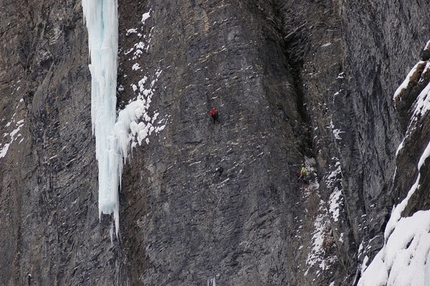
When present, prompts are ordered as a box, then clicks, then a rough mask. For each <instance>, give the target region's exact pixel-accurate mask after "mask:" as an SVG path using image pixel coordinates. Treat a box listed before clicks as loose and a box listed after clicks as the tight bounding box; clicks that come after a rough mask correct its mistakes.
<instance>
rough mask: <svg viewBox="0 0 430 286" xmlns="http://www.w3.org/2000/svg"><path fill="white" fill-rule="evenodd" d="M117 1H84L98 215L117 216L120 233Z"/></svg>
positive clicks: (120, 159)
mask: <svg viewBox="0 0 430 286" xmlns="http://www.w3.org/2000/svg"><path fill="white" fill-rule="evenodd" d="M117 7H118V2H117V0H82V8H83V13H84V17H85V21H86V25H87V29H88V46H89V51H90V56H91V64H90V65H89V69H90V72H91V77H92V79H91V117H92V126H93V133H94V134H95V139H96V158H97V161H98V164H99V215H101V214H102V213H104V214H112V213H113V214H114V219H115V227H116V233H117V234H118V230H119V203H118V187H119V185H120V182H121V174H122V166H123V162H122V156H121V154H120V151H119V146H118V139H117V137H116V136H115V135H113V132H112V131H113V129H114V125H115V120H116V78H117V52H118V9H117Z"/></svg>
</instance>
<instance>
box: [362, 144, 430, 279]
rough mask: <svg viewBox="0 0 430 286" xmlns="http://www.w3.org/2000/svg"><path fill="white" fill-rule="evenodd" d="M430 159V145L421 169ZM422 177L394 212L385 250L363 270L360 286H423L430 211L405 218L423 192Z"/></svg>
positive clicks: (429, 231)
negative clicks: (415, 196) (410, 204)
mask: <svg viewBox="0 0 430 286" xmlns="http://www.w3.org/2000/svg"><path fill="white" fill-rule="evenodd" d="M429 156H430V143H428V145H427V147H426V149H425V150H424V152H423V153H422V155H421V157H420V159H419V162H418V164H417V167H418V170H420V169H421V167H422V165H423V164H424V161H425V160H426V159H427V158H428V157H429ZM420 177H421V175H420V174H418V176H417V178H416V180H415V183H414V184H413V185H412V187H411V188H410V190H409V192H408V194H407V196H406V198H405V199H404V200H403V201H402V202H401V203H400V204H398V205H397V206H396V207H395V208H394V209H393V211H392V213H391V217H390V219H389V221H388V223H387V226H386V228H385V232H384V246H383V247H382V249H381V250H380V251H379V252H378V254H377V255H376V256H375V258H374V259H373V261H372V262H371V264H370V265H369V266H368V267H367V268H366V266H365V261H363V266H362V269H363V271H362V277H361V279H360V281H359V283H358V285H360V286H368V285H372V286H373V285H405V286H407V285H411V286H421V285H428V284H424V281H425V280H426V281H429V278H430V276H427V277H425V275H424V273H426V271H428V270H426V268H428V267H427V266H426V261H427V260H428V257H427V255H428V253H429V251H430V210H427V211H418V212H416V213H414V214H413V215H412V216H410V217H401V213H402V212H403V210H404V209H405V207H406V206H407V204H408V201H409V198H410V197H411V196H412V195H413V193H414V192H415V191H416V190H417V189H418V188H420V184H419V182H420Z"/></svg>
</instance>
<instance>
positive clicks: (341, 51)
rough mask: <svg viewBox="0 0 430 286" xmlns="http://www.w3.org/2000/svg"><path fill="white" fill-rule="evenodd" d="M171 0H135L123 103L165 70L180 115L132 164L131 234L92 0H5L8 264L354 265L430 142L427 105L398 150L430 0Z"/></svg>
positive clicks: (312, 274)
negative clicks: (95, 64)
mask: <svg viewBox="0 0 430 286" xmlns="http://www.w3.org/2000/svg"><path fill="white" fill-rule="evenodd" d="M158 2H160V1H132V0H121V1H119V15H120V20H119V22H120V27H119V35H120V38H119V46H120V50H119V66H120V69H119V72H118V86H120V87H121V88H119V89H118V107H119V108H121V107H123V106H124V105H125V104H126V103H127V102H128V100H130V99H133V98H134V96H135V94H134V91H133V89H132V87H131V85H132V84H137V82H138V81H139V80H141V79H142V78H143V77H144V76H147V77H148V80H147V82H146V85H148V84H150V83H151V82H152V81H154V86H153V89H154V97H153V98H152V102H151V107H150V110H149V111H150V113H151V114H154V113H156V112H159V115H158V118H160V119H161V118H164V119H166V120H167V124H166V127H165V129H164V130H162V131H161V132H160V133H158V134H156V135H151V136H150V137H149V144H146V143H143V144H142V146H138V147H136V148H135V149H133V151H132V156H130V162H129V163H128V164H127V165H125V169H124V174H123V181H122V190H121V193H120V199H121V207H120V212H121V214H120V220H121V223H120V225H121V229H120V237H119V238H114V239H113V241H111V231H112V230H111V227H112V223H111V219H110V217H109V216H102V218H101V220H99V216H98V209H97V191H98V181H97V167H98V166H97V161H96V160H95V153H94V152H95V146H94V139H93V136H92V131H91V114H90V113H91V111H90V80H91V79H90V74H89V70H88V63H89V58H88V46H87V41H86V39H87V34H86V30H85V27H84V23H83V19H82V9H81V2H80V1H56V2H54V1H43V2H41V3H39V2H37V3H36V2H34V3H29V2H28V1H22V0H17V1H9V0H4V1H3V2H2V3H1V6H2V9H1V10H0V11H1V12H0V15H1V17H0V23H1V30H0V35H1V39H2V45H1V50H0V51H1V52H0V108H1V116H0V123H1V124H0V134H2V139H1V141H0V143H1V145H0V150H4V149H3V148H4V147H5V145H6V144H9V143H10V146H9V149H8V150H7V154H6V156H5V157H4V158H0V160H1V161H0V217H1V219H0V231H1V234H2V235H1V236H0V251H1V253H0V266H1V267H0V284H2V285H28V284H30V285H207V284H208V283H212V281H216V283H217V285H329V284H330V283H331V282H334V285H353V284H354V283H356V281H357V279H358V277H359V273H360V266H361V263H362V260H363V258H364V256H365V255H367V256H369V257H370V258H371V257H372V256H373V255H374V254H375V253H376V252H377V251H378V250H379V249H380V247H381V245H382V233H383V231H384V225H385V223H386V221H387V217H388V216H389V213H390V211H391V208H392V206H393V204H395V203H398V202H399V200H401V199H402V198H404V197H405V195H406V192H407V191H408V189H409V188H410V185H411V184H412V183H413V181H414V176H416V164H417V163H416V162H417V160H418V159H419V157H417V156H419V154H421V153H422V149H423V148H425V147H426V144H427V140H428V139H427V138H428V126H427V125H428V123H427V122H428V120H426V117H423V118H421V119H420V120H421V121H420V122H419V123H417V126H421V127H422V128H421V129H420V130H419V131H417V132H415V133H414V135H413V136H411V137H410V138H412V139H410V141H407V142H405V147H404V148H403V149H402V151H401V153H399V156H398V157H397V160H396V157H395V153H396V150H397V147H398V144H399V143H400V141H401V138H402V137H403V135H404V134H403V133H404V132H406V131H405V130H406V127H405V125H407V122H408V121H409V117H410V114H409V113H408V112H409V110H410V105H411V104H412V102H413V100H410V102H409V101H408V102H402V103H401V104H403V105H402V106H399V105H398V104H397V105H396V104H395V102H393V100H392V98H393V93H394V91H395V90H396V89H397V87H398V85H399V84H400V83H401V82H402V80H403V79H404V77H405V75H406V74H407V72H408V71H409V69H410V68H411V67H412V66H413V64H414V63H415V62H416V61H417V60H419V58H420V51H421V50H422V47H423V45H424V44H425V43H426V41H427V40H428V39H427V36H428V35H427V23H428V22H429V15H430V11H429V9H430V8H429V7H428V5H427V3H425V2H424V1H416V2H414V3H413V4H412V3H409V2H407V1H395V2H393V3H391V2H389V1H373V2H371V3H363V4H360V3H355V2H348V3H346V2H344V1H340V2H339V1H338V2H333V1H304V2H297V3H295V2H294V3H291V2H292V1H258V0H247V1H198V0H195V1H194V0H190V1H161V2H163V3H158ZM148 11H150V17H149V18H148V19H147V20H146V21H145V22H144V23H142V21H141V20H142V15H143V14H144V13H146V12H148ZM132 28H134V29H137V32H136V33H135V32H130V31H128V30H129V29H132ZM127 31H128V32H127ZM139 33H140V37H139ZM139 42H142V43H143V45H144V46H145V47H146V48H145V49H141V51H142V53H141V54H140V55H139V56H137V57H136V58H133V55H135V54H134V52H135V51H137V49H138V48H136V46H135V44H136V43H139ZM131 49H133V50H131ZM136 63H138V64H139V66H140V68H141V69H136V66H134V64H136ZM160 71H161V73H159V72H160ZM424 86H425V85H424ZM405 92H410V93H408V94H405V96H406V97H407V98H412V99H413V98H416V96H417V94H418V93H419V90H418V89H414V88H413V87H411V88H410V90H407V91H405ZM406 97H405V98H406ZM395 105H396V108H397V113H396V111H395ZM212 107H215V108H217V109H218V111H219V119H220V123H217V124H212V123H211V121H210V118H209V110H210V109H211V108H212ZM21 120H23V121H21ZM14 130H18V131H17V132H13V131H14ZM3 134H4V135H5V136H3ZM10 134H15V135H14V136H12V135H10ZM17 134H19V136H18V135H17ZM409 146H410V147H409ZM302 164H306V166H307V167H308V169H309V173H310V174H309V177H308V180H309V185H307V186H304V185H302V184H298V183H297V179H296V173H297V172H298V171H299V170H300V167H301V165H302ZM396 166H397V171H396V176H395V177H393V176H394V172H395V169H396ZM423 170H424V169H422V171H423ZM422 180H423V185H424V186H426V184H427V185H428V180H427V179H426V177H425V176H424V175H423V179H422ZM425 189H427V188H422V191H421V192H417V193H416V198H414V199H412V201H411V204H410V206H409V208H407V210H406V211H405V213H404V215H410V214H411V213H413V212H415V211H417V210H419V209H427V208H428V206H429V201H430V198H428V192H425ZM337 195H339V198H338V199H336V200H335V202H336V203H337V205H338V208H337V210H338V213H336V212H334V211H333V210H332V202H333V200H334V199H333V198H334V197H336V196H337ZM317 234H318V235H320V237H321V239H322V242H318V241H317V240H316V238H315V237H316V235H317ZM360 245H361V247H360ZM28 274H31V278H29V276H28Z"/></svg>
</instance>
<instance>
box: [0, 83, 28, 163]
mask: <svg viewBox="0 0 430 286" xmlns="http://www.w3.org/2000/svg"><path fill="white" fill-rule="evenodd" d="M18 89H19V87H18V88H17V89H16V90H18ZM22 102H24V100H23V99H21V100H20V101H19V102H18V104H17V106H16V107H15V113H14V114H13V115H12V118H11V120H10V121H9V122H8V123H6V125H5V127H6V128H8V129H9V127H11V126H13V128H14V129H13V130H11V131H10V132H6V133H3V137H2V138H4V139H3V140H4V141H8V142H7V143H3V142H0V158H4V157H6V154H7V151H8V150H9V147H10V145H11V144H12V143H13V142H14V141H16V140H17V139H18V138H21V140H20V141H19V142H18V143H21V142H22V140H23V138H22V135H21V133H19V132H20V130H21V128H22V126H24V119H22V120H18V121H17V120H16V113H17V110H18V108H19V107H20V104H21V103H22ZM7 139H9V140H7Z"/></svg>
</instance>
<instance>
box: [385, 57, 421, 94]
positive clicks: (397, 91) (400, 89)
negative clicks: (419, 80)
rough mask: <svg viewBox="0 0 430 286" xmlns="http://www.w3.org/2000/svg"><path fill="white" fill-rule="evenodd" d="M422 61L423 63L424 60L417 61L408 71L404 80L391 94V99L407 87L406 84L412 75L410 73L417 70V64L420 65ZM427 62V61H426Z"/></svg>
mask: <svg viewBox="0 0 430 286" xmlns="http://www.w3.org/2000/svg"><path fill="white" fill-rule="evenodd" d="M423 63H425V62H424V61H419V62H418V63H417V64H416V65H415V66H414V67H413V68H412V69H411V70H410V71H409V73H408V75H407V76H406V78H405V80H404V81H403V82H402V84H401V85H400V86H399V87H398V88H397V90H396V91H395V92H394V95H393V99H396V98H397V97H398V96H399V95H400V93H401V92H402V90H403V89H406V88H407V87H408V84H409V82H410V78H411V77H412V75H413V74H414V72H415V71H416V70H417V68H418V66H420V65H422V64H423ZM427 64H428V63H427ZM426 69H427V67H426Z"/></svg>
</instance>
